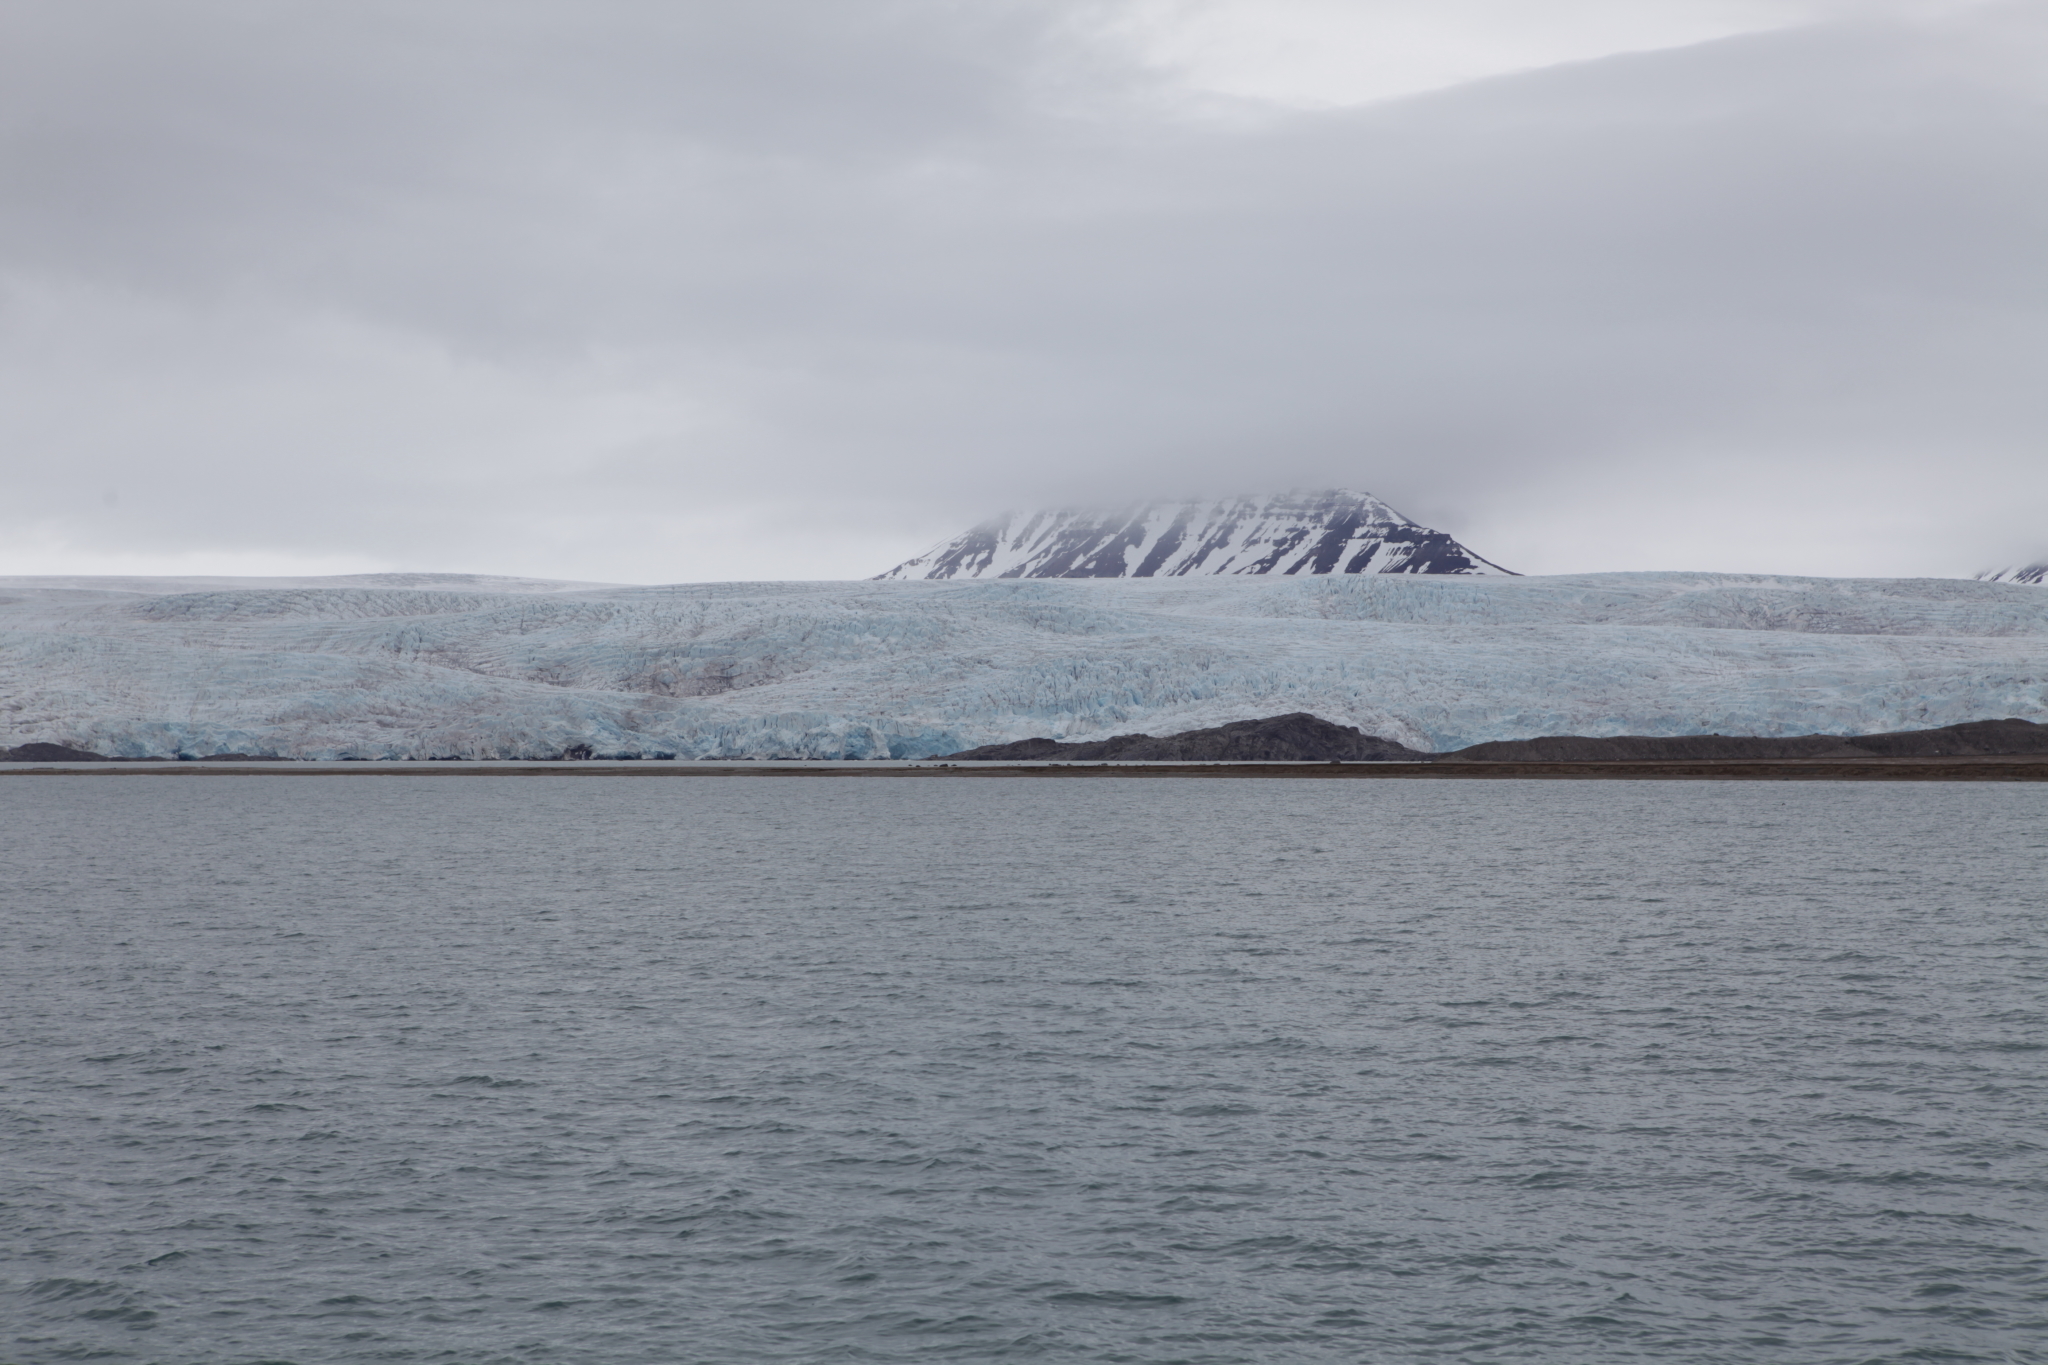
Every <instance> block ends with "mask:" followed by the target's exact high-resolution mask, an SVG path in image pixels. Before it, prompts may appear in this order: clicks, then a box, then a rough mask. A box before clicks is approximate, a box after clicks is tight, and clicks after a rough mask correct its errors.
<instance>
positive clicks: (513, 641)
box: [0, 570, 2048, 759]
mask: <svg viewBox="0 0 2048 1365" xmlns="http://www.w3.org/2000/svg"><path fill="white" fill-rule="evenodd" d="M1292 712H1310V713H1313V714H1314V715H1316V716H1319V717H1322V718H1324V719H1326V720H1329V721H1332V722H1335V723H1338V724H1342V725H1350V726H1355V727H1357V728H1358V729H1360V730H1362V731H1364V732H1366V733H1367V734H1371V735H1378V736H1383V737H1385V738H1387V739H1390V740H1394V741H1396V742H1398V743H1400V744H1404V745H1407V746H1409V747H1410V748H1413V749H1419V750H1430V751H1442V750H1447V749H1454V748H1459V747H1462V746H1464V745H1469V744H1475V743H1480V742H1483V741H1488V740H1501V739H1522V738H1528V737H1532V736H1538V735H1558V734H1579V735H1589V736H1601V735H1618V734H1638V735H1676V734H1697V733H1721V734H1755V735H1793V734H1807V733H1815V732H1819V733H1829V734H1858V733H1864V734H1867V733H1873V732H1879V731H1888V730H1903V729H1916V728H1926V727H1934V726H1941V725H1949V724H1955V723H1958V722H1962V721H1971V720H1980V719H1989V718H2001V717H2016V718H2020V719H2026V720H2032V721H2044V720H2048V592H2044V591H2043V589H2042V588H2041V587H2038V586H2034V585H2031V584H2027V583H2016V582H2009V581H2008V582H1985V581H1973V580H1970V579H1829V578H1792V577H1776V576H1769V575H1749V574H1714V573H1615V574H1592V575H1578V576H1564V577H1537V576H1530V577H1515V576H1509V575H1505V574H1501V573H1497V572H1476V571H1465V572H1457V573H1443V572H1438V573H1421V572H1402V573H1367V572H1361V573H1340V572H1330V573H1311V572H1308V571H1306V570H1304V571H1303V572H1301V573H1296V574H1291V575H1290V574H1284V573H1272V572H1267V573H1262V574H1250V573H1247V574H1235V573H1207V572H1201V573H1197V572H1192V571H1191V572H1187V573H1182V574H1177V575H1171V576H1164V575H1156V574H1155V575H1153V576H1147V577H1136V576H1133V577H1084V578H1063V577H1031V576H1025V575H1022V574H1020V575H1017V576H1012V577H990V576H986V575H982V576H974V575H970V574H964V573H963V574H956V575H955V576H953V577H951V578H944V577H942V578H937V579H932V578H924V577H915V578H912V577H905V578H900V579H891V580H885V581H864V582H763V583H695V584H677V585H670V586H661V587H628V586H604V585H592V584H579V583H553V582H546V581H536V580H525V579H502V578H487V577H480V576H476V575H464V574H391V575H371V576H361V577H346V578H324V579H269V580H255V579H166V578H151V579H140V578H138V579H120V578H50V577H43V578H7V579H0V747H11V746H15V745H21V744H26V743H30V742H51V743H61V744H66V745H70V746H73V747H76V748H80V749H86V750H91V751H94V752H97V753H100V754H105V755H110V756H128V757H143V756H155V757H172V756H176V755H180V754H187V755H193V756H204V755H208V754H222V753H244V754H274V755H279V756H283V757H298V758H343V757H357V758H421V759H424V758H466V759H488V758H506V759H512V758H547V757H556V756H561V755H565V754H570V755H574V754H587V755H591V756H597V757H604V756H631V755H639V756H644V757H656V756H674V757H678V758H686V759H687V758H748V757H752V758H763V759H767V758H819V759H872V758H884V757H896V758H918V757H926V756H930V755H935V754H947V753H954V752H958V751H960V750H963V749H968V748H972V747H975V746H978V745H986V744H995V743H1003V742H1008V741H1012V740H1019V739H1025V738H1030V737H1033V736H1051V737H1053V738H1056V739H1061V740H1090V739H1099V738H1107V737H1109V736H1111V735H1115V734H1123V733H1129V732H1132V731H1140V730H1142V731H1145V732H1148V733H1151V734H1170V733H1175V732H1178V731H1184V730H1192V729H1198V728H1202V727H1206V726H1213V725H1220V724H1224V723H1227V722H1233V721H1239V720H1249V719H1254V718H1259V717H1268V716H1275V715H1283V714H1287V713H1292Z"/></svg>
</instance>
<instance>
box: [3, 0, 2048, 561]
mask: <svg viewBox="0 0 2048 1365" xmlns="http://www.w3.org/2000/svg"><path fill="white" fill-rule="evenodd" d="M2044 168H2048V0H2026V2H2025V3H1989V4H1973V3H1962V2H1960V0H1959V2H1956V3H1939V2H1938V0H1927V2H1926V3H1918V4H1901V3H1879V2H1877V0H1213V2H1211V0H1122V2H1119V0H1071V2H1070V0H717V2H716V3H713V2H711V0H332V2H331V3H329V2H327V0H320V2H312V0H308V2H304V3H294V2H293V0H174V2H173V3H165V0H0V479H4V482H0V572H13V573H38V572H63V573H93V572H122V573H127V572H215V573H237V572H246V573H290V572H303V573H325V572H357V571H368V570H381V569H435V570H471V571H480V572H492V573H517V574H535V575H546V576H558V577H573V578H581V579H598V580H611V581H629V582H674V581H685V580H699V579H727V578H801V577H817V578H847V577H863V576H867V575H870V574H874V573H878V572H880V571H881V570H883V569H885V568H887V567H889V566H890V565H891V564H893V563H895V562H897V561H898V560H900V559H903V558H905V557H907V556H909V555H911V554H913V553H916V552H917V551H919V550H922V549H924V548H925V547H926V546H927V545H928V544H930V543H931V542H933V541H935V540H938V539H940V538H942V537H945V536H948V535H951V534H953V533H954V532H956V531H958V530H960V529H962V528H964V527H965V526H966V525H967V524H969V523H971V522H973V521H976V520H979V519H981V518H982V517H984V516H986V515H988V514H990V513H993V512H997V511H1001V510H1004V509H1005V508H1012V507H1031V506H1038V505H1059V504H1071V503H1084V504H1085V503H1098V502H1103V501H1105V500H1108V501H1114V500H1118V499H1136V498H1146V497H1168V496H1181V495H1186V494H1194V493H1228V492H1236V491H1270V490H1278V489H1284V488H1289V487H1312V486H1327V485H1345V486H1349V487H1353V488H1363V489H1367V490H1370V491H1372V492H1375V493H1378V494H1380V495H1381V496H1382V497H1385V498H1387V499H1388V500H1389V501H1391V502H1392V503H1393V504H1394V505H1395V506H1396V507H1398V508H1400V509H1401V510H1403V511H1405V512H1407V513H1408V514H1409V515H1411V516H1414V517H1416V518H1417V519H1419V520H1422V521H1425V522H1427V523H1429V524H1431V525H1434V526H1437V527H1439V528H1440V529H1443V530H1447V531H1450V532H1451V533H1452V534H1454V535H1457V536H1458V537H1460V538H1461V539H1463V540H1465V541H1466V542H1467V543H1468V544H1469V545H1471V546H1472V547H1473V548H1474V549H1475V550H1477V551H1479V552H1480V553H1481V554H1484V555H1486V556H1487V557H1488V558H1491V559H1494V560H1496V561H1498V562H1500V563H1502V564H1505V565H1507V566H1508V567H1510V568H1514V569H1518V570H1521V571H1524V572H1530V573H1565V572H1580V571H1593V570H1613V569H1716V570H1739V571H1772V572H1793V573H1816V574H1843V575H1893V574H1898V575H1917V574H1938V575H1959V574H1968V573H1970V572H1972V571H1975V570H1977V569H1980V568H1985V567H1990V566H1994V565H1998V564H2003V563H2009V562H2012V561H2014V560H2025V559H2028V558H2038V557H2041V556H2042V555H2044V554H2048V448H2044V447H2048V441H2044V434H2048V374H2044V370H2048V363H2044V362H2048V173H2044Z"/></svg>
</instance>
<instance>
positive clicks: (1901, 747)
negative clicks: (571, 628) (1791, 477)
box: [943, 711, 2048, 763]
mask: <svg viewBox="0 0 2048 1365" xmlns="http://www.w3.org/2000/svg"><path fill="white" fill-rule="evenodd" d="M2021 754H2048V725H2036V724H2034V723H2033V722H2031V721H2024V720H2013V719H2008V720H1975V721H1967V722H1965V723H1963V724H1960V725H1945V726H1942V727H1941V728H1939V729H1934V730H1896V731H1891V732H1889V733H1885V734H1876V735H1792V736H1787V737H1784V738H1779V739H1769V738H1763V737H1759V736H1755V735H1670V736H1658V735H1616V736H1613V737H1611V738H1604V739H1601V738H1592V737H1588V736H1584V735H1545V736H1542V737H1540V738H1537V739H1510V740H1496V741H1494V742H1492V743H1488V744H1474V745H1472V746H1470V747H1469V748H1464V749H1454V750H1451V751H1449V752H1448V753H1423V752H1420V751H1418V750H1415V749H1410V748H1408V747H1406V746H1405V745H1402V744H1397V743H1395V742H1394V741H1393V740H1390V739H1381V738H1380V737H1379V736H1377V735H1368V734H1366V733H1364V732H1363V731H1361V730H1358V729H1355V728H1353V727H1351V726H1349V725H1335V724H1332V723H1331V722H1329V721H1326V720H1323V719H1321V718H1319V717H1317V716H1312V715H1310V714H1309V713H1308V712H1306V711H1297V712H1294V713H1293V714H1291V715H1285V716H1271V717H1268V718H1267V719H1265V720H1241V721H1235V722H1232V723H1231V724H1229V725H1218V726H1213V727H1211V728H1209V729H1206V730H1187V731H1184V732H1182V733H1180V734H1177V735H1167V736H1164V737H1154V736H1152V735H1116V736H1113V737H1112V738H1109V739H1098V740H1089V741H1086V742H1083V743H1076V744H1063V743H1060V742H1059V741H1057V740H1052V739H1020V740H1017V741H1016V742H1014V743H1011V744H987V745H983V746H982V747H980V748H978V749H966V750H963V751H962V752H960V753H957V754H946V755H944V756H943V761H946V762H957V761H966V762H976V763H982V762H996V763H1002V762H1008V763H1019V762H1037V763H1046V762H1066V763H1087V762H1111V763H1172V762H1180V763H1187V762H1197V763H1231V762H1238V763H1242V762H1252V763H1328V762H1338V763H1360V762H1365V763H1372V762H1378V763H1386V762H1395V763H1646V762H1647V763H1696V762H1701V761H1707V762H1713V761H1726V760H1745V759H1746V760H1758V759H1773V760H1787V759H1868V758H1963V757H1979V756H1988V755H2021Z"/></svg>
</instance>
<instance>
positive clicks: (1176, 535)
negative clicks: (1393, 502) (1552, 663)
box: [876, 488, 1507, 579]
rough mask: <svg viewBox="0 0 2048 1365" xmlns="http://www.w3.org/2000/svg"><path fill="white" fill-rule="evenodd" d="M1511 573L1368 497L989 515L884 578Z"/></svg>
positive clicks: (1336, 492) (1341, 491)
mask: <svg viewBox="0 0 2048 1365" xmlns="http://www.w3.org/2000/svg"><path fill="white" fill-rule="evenodd" d="M1358 573H1374V574H1382V573H1390V574H1504V573H1507V570H1506V569H1503V568H1501V567H1500V566H1499V565H1498V564H1491V563H1488V562H1487V561H1486V560H1484V559H1481V558H1480V557H1479V556H1478V555H1475V554H1473V553H1472V552H1471V551H1470V550H1468V549H1466V548H1465V547H1464V546H1462V545H1460V544H1459V543H1458V542H1457V541H1455V540H1453V539H1451V538H1450V537H1449V536H1447V535H1445V534H1444V533H1443V532H1442V531H1432V530H1430V529H1429V528H1428V527H1427V526H1423V525H1420V524H1418V523H1416V522H1413V521H1410V520H1409V519H1408V518H1406V517H1404V516H1402V515H1401V514H1400V513H1399V512H1396V511H1395V510H1394V509H1393V508H1391V507H1389V506H1387V505H1386V504H1385V503H1383V502H1381V501H1380V500H1379V499H1378V498H1376V497H1374V496H1373V495H1372V494H1370V493H1356V492H1353V491H1351V490H1350V489H1346V488H1337V489H1330V490H1328V491H1325V492H1318V493H1283V494H1280V495H1277V496H1274V497H1264V498H1250V497H1246V498H1225V499H1222V500H1220V501H1202V500H1196V501H1190V502H1155V503H1148V504H1146V505H1144V506H1142V507H1128V508H1124V509H1123V510H1121V511H1115V512H1088V511H1080V510H1075V509H1068V510H1066V511H1060V512H1036V513H1032V514H1031V515H1029V516H1004V517H997V518H995V519H994V520H992V521H985V522H983V523H982V524H981V525H979V526H976V527H974V528H972V529H971V530H969V531H967V532H965V533H964V534H962V535H959V536H956V537H954V538H953V539H952V540H949V541H947V542H946V543H945V544H943V545H938V546H935V547H933V548H932V549H930V550H928V551H926V552H925V553H924V554H921V555H919V556H918V557H917V558H915V559H911V560H906V561H905V562H904V563H901V564H898V565H897V566H896V567H895V568H893V569H891V570H889V571H888V572H887V573H884V574H878V575H876V577H878V578H883V579H908V578H937V579H944V578H1182V577H1186V576H1189V575H1201V574H1230V575H1244V574H1277V575H1281V576H1286V575H1292V574H1309V575H1319V574H1358Z"/></svg>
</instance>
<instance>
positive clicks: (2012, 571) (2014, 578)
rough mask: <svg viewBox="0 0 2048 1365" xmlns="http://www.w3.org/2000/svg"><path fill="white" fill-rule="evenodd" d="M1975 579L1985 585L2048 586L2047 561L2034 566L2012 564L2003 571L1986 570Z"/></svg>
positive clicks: (2044, 560) (2043, 560)
mask: <svg viewBox="0 0 2048 1365" xmlns="http://www.w3.org/2000/svg"><path fill="white" fill-rule="evenodd" d="M1977 577H1978V578H1979V579H1980V580H1981V581H1983V582H1986V583H2042V584H2048V559H2042V560H2041V561H2040V562H2039V563H2035V564H2027V565H2019V564H2014V565H2009V566H2008V567H2006V568H2003V569H1986V570H1985V571H1984V572H1983V573H1980V574H1978V575H1977Z"/></svg>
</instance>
